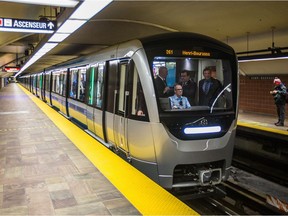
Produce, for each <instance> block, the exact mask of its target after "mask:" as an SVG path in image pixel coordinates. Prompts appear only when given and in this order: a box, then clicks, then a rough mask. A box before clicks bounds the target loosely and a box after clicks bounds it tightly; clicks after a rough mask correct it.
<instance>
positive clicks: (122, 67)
mask: <svg viewBox="0 0 288 216" xmlns="http://www.w3.org/2000/svg"><path fill="white" fill-rule="evenodd" d="M126 69H127V65H126V64H121V65H120V86H119V100H118V110H119V111H120V112H123V113H124V112H125V77H126Z"/></svg>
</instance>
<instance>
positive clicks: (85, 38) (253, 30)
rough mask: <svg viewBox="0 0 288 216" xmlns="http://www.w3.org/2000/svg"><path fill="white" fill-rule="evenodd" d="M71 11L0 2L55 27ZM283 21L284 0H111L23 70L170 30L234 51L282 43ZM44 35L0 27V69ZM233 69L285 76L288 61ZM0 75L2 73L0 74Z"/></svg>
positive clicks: (6, 14)
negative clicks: (209, 39)
mask: <svg viewBox="0 0 288 216" xmlns="http://www.w3.org/2000/svg"><path fill="white" fill-rule="evenodd" d="M59 1H61V0H59ZM75 1H76V0H75ZM95 4H97V0H95ZM73 10H74V8H59V7H56V6H51V5H35V4H22V3H15V2H9V1H8V0H5V1H2V0H0V18H1V17H2V18H18V19H31V20H39V19H40V18H43V17H44V18H48V19H51V20H55V19H57V22H58V25H60V24H61V22H62V21H63V20H65V19H66V17H67V18H68V17H69V15H70V14H71V13H72V12H73ZM287 20H288V1H131V0H130V1H125V0H118V1H117V0H116V1H112V2H111V3H110V4H109V5H108V6H107V7H106V8H104V9H103V10H102V11H101V12H100V13H98V14H97V15H95V16H94V17H93V18H92V19H90V20H89V21H88V22H87V23H86V24H85V25H83V26H82V27H81V28H80V29H78V30H77V31H76V32H75V33H73V34H72V35H70V36H69V37H68V38H66V39H65V40H64V41H63V42H62V43H61V44H59V45H58V46H56V47H55V48H54V49H53V50H51V51H50V52H49V53H47V54H46V55H45V56H43V57H42V58H41V59H40V60H38V61H37V62H36V63H34V64H33V65H32V66H30V67H28V68H27V69H26V70H25V72H24V73H34V72H38V71H41V70H43V69H44V68H48V67H50V66H52V65H55V64H58V63H60V62H64V61H67V60H69V59H73V58H75V57H78V56H82V55H86V54H90V53H93V52H95V51H98V50H100V49H103V48H104V47H107V46H110V45H113V44H115V43H118V42H122V41H126V40H129V39H134V38H139V37H144V36H148V35H154V34H159V33H165V32H175V31H180V32H195V33H200V34H204V35H208V36H210V37H213V38H216V39H218V40H220V41H223V42H225V43H227V44H229V45H230V46H232V47H233V48H234V49H235V51H236V52H247V51H254V50H263V49H268V48H269V47H270V48H271V47H288V22H287ZM50 36H51V35H49V34H32V33H15V32H1V31H0V68H3V67H4V66H16V65H23V64H25V61H26V60H27V59H28V58H29V55H33V50H37V46H39V44H43V41H44V42H46V41H47V40H48V39H49V37H50ZM239 67H240V72H241V73H242V74H244V75H254V74H262V75H263V74H264V75H265V74H266V75H274V74H277V75H278V74H287V73H288V60H276V61H265V62H264V61H261V62H249V63H240V65H239ZM0 76H2V77H3V76H7V73H5V72H0Z"/></svg>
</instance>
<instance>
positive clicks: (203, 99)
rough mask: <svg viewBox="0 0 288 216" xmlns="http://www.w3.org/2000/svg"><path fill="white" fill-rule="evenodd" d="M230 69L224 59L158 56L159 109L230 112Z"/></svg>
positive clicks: (156, 61)
mask: <svg viewBox="0 0 288 216" xmlns="http://www.w3.org/2000/svg"><path fill="white" fill-rule="evenodd" d="M231 70H232V68H231V65H230V61H229V60H225V59H213V58H192V57H167V56H155V57H154V59H153V76H154V86H155V90H156V96H157V98H158V104H159V108H160V109H159V110H160V111H162V112H175V111H176V112H186V111H200V110H201V111H209V112H210V113H212V112H213V111H216V110H223V109H224V110H225V109H228V110H231V109H232V106H233V103H232V101H233V97H232V71H231Z"/></svg>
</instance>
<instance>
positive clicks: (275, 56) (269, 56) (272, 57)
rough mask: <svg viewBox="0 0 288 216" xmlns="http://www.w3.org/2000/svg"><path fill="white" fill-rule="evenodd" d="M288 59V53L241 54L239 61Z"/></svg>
mask: <svg viewBox="0 0 288 216" xmlns="http://www.w3.org/2000/svg"><path fill="white" fill-rule="evenodd" d="M281 59H288V53H281V54H264V55H251V56H240V57H238V62H240V63H241V62H255V61H271V60H281Z"/></svg>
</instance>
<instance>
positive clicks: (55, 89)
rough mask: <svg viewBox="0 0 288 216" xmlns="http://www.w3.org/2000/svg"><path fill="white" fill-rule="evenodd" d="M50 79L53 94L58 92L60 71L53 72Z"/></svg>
mask: <svg viewBox="0 0 288 216" xmlns="http://www.w3.org/2000/svg"><path fill="white" fill-rule="evenodd" d="M52 79H53V83H52V85H53V86H52V90H53V92H55V93H58V94H59V92H60V71H55V72H53V73H52Z"/></svg>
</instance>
